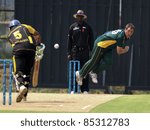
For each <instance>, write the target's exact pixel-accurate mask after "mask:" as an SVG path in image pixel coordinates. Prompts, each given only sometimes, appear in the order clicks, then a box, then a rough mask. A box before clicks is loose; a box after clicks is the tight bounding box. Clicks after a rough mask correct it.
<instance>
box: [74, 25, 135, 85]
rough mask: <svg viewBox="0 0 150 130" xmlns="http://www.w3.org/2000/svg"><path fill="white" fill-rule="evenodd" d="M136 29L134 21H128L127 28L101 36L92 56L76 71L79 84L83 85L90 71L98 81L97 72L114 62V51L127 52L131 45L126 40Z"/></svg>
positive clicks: (96, 81)
mask: <svg viewBox="0 0 150 130" xmlns="http://www.w3.org/2000/svg"><path fill="white" fill-rule="evenodd" d="M134 30H135V26H134V25H133V24H132V23H128V24H127V25H126V26H125V29H118V30H114V31H108V32H106V33H104V34H103V35H101V36H99V37H98V38H97V39H96V40H95V42H94V47H93V50H92V56H91V58H90V59H89V60H88V61H87V62H86V63H85V64H84V66H83V67H82V68H81V70H80V71H76V80H77V83H78V85H82V80H83V78H85V77H86V76H87V74H88V73H89V74H90V76H91V78H92V81H95V83H98V80H97V74H98V73H99V72H102V71H103V70H106V69H107V68H108V67H109V66H110V65H111V64H112V51H113V49H116V51H117V54H119V55H120V54H124V53H127V52H128V50H129V46H128V45H127V44H126V41H127V40H128V39H130V38H131V36H132V35H133V33H134Z"/></svg>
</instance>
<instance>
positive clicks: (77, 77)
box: [76, 71, 83, 86]
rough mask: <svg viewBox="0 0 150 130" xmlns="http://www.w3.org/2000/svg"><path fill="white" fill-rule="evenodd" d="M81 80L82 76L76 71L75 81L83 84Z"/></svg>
mask: <svg viewBox="0 0 150 130" xmlns="http://www.w3.org/2000/svg"><path fill="white" fill-rule="evenodd" d="M82 80H83V78H82V77H81V76H80V74H79V71H76V81H77V83H78V85H80V86H81V85H82V84H83V83H82Z"/></svg>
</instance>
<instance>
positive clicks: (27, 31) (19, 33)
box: [8, 24, 36, 52]
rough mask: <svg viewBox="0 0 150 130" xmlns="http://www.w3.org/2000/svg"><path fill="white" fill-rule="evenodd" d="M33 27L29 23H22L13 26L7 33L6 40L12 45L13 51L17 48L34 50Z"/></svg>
mask: <svg viewBox="0 0 150 130" xmlns="http://www.w3.org/2000/svg"><path fill="white" fill-rule="evenodd" d="M35 31H36V30H35V29H34V28H33V27H31V26H29V25H26V24H22V25H20V26H17V27H15V28H14V29H12V30H11V32H10V33H9V34H8V40H9V42H10V43H11V45H12V47H13V51H14V52H15V51H18V50H34V51H35V45H34V43H35V39H34V37H33V34H34V33H35Z"/></svg>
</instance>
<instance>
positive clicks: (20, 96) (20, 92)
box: [16, 85, 27, 102]
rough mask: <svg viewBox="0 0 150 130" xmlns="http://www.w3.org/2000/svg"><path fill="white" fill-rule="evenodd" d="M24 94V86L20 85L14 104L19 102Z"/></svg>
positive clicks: (25, 90) (25, 89)
mask: <svg viewBox="0 0 150 130" xmlns="http://www.w3.org/2000/svg"><path fill="white" fill-rule="evenodd" d="M26 92H27V88H26V87H25V86H24V85H22V86H21V87H20V90H19V94H18V96H17V98H16V102H21V100H22V99H23V97H24V94H26Z"/></svg>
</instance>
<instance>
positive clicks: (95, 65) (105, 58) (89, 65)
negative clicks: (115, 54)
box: [79, 39, 112, 77]
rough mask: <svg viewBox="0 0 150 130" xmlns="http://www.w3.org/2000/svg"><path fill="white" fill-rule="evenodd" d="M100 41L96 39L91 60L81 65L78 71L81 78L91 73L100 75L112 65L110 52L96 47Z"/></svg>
mask: <svg viewBox="0 0 150 130" xmlns="http://www.w3.org/2000/svg"><path fill="white" fill-rule="evenodd" d="M100 40H101V39H96V40H95V43H94V47H93V50H92V54H91V58H90V59H89V60H88V61H87V62H86V63H85V64H84V65H83V67H82V68H81V70H80V72H79V73H80V75H81V77H86V75H87V74H88V73H89V72H90V71H92V72H94V73H97V74H98V73H100V72H102V71H103V70H106V69H107V68H108V67H109V66H110V65H111V64H112V50H109V51H108V50H107V49H104V48H101V47H99V46H97V43H98V42H100Z"/></svg>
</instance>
